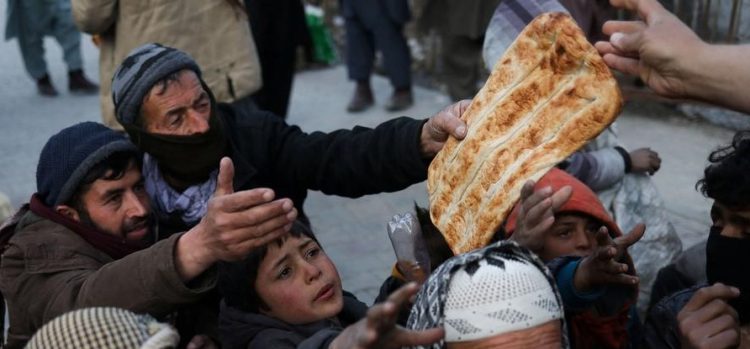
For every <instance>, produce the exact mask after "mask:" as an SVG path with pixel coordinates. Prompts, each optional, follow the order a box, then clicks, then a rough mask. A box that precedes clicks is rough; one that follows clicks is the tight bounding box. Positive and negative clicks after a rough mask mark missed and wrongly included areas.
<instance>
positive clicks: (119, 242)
mask: <svg viewBox="0 0 750 349" xmlns="http://www.w3.org/2000/svg"><path fill="white" fill-rule="evenodd" d="M29 209H30V210H31V212H33V213H34V214H36V215H37V216H39V217H42V218H46V219H48V220H50V221H53V222H55V223H57V224H60V225H62V226H64V227H66V228H68V229H70V230H71V231H73V232H74V233H76V234H78V236H80V237H81V238H83V239H84V240H86V242H88V243H89V244H91V245H92V246H94V247H95V248H96V249H97V250H99V251H102V252H104V253H106V254H107V255H109V256H110V257H112V258H113V259H115V260H117V259H120V258H122V257H125V256H127V255H129V254H131V253H133V252H137V251H139V250H142V249H144V248H146V247H147V245H148V244H147V243H145V242H132V241H127V240H125V239H123V238H120V237H117V236H114V235H110V234H107V233H103V232H100V231H98V230H96V229H95V228H94V227H90V226H87V225H83V224H81V223H79V222H76V221H74V220H72V219H70V218H68V217H66V216H63V215H61V214H59V213H57V212H56V211H54V210H53V209H51V208H49V207H47V206H46V205H45V204H44V202H43V201H42V200H41V199H39V197H38V196H37V195H36V194H34V195H32V196H31V202H30V203H29Z"/></svg>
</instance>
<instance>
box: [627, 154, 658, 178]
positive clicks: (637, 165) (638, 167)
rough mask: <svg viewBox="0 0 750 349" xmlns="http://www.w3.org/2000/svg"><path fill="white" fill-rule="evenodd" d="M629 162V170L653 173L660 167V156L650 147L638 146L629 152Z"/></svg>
mask: <svg viewBox="0 0 750 349" xmlns="http://www.w3.org/2000/svg"><path fill="white" fill-rule="evenodd" d="M630 164H631V167H630V172H633V173H648V174H650V175H653V174H654V173H656V171H659V168H661V158H660V157H659V153H657V152H655V151H653V150H651V148H640V149H636V150H633V151H631V152H630Z"/></svg>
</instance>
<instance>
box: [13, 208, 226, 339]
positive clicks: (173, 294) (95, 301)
mask: <svg viewBox="0 0 750 349" xmlns="http://www.w3.org/2000/svg"><path fill="white" fill-rule="evenodd" d="M16 217H21V218H20V220H19V221H18V222H17V224H16V226H15V235H13V237H12V238H11V239H10V243H9V245H8V247H7V249H6V250H5V252H4V253H3V255H2V262H0V290H1V291H2V294H3V296H4V297H5V300H6V302H7V305H8V312H9V318H10V327H9V329H8V341H7V348H20V347H22V346H23V345H25V343H26V342H27V341H28V340H29V339H30V338H31V336H32V335H33V334H34V332H35V331H36V330H37V329H39V328H40V327H41V326H42V325H44V324H45V323H46V322H47V321H49V320H51V319H52V318H54V317H56V316H58V315H61V314H63V313H66V312H68V311H71V310H74V309H79V308H84V307H92V306H114V307H120V308H124V309H128V310H131V311H134V312H136V313H149V314H151V315H154V316H156V317H163V316H165V315H167V314H170V313H172V312H174V311H176V310H177V309H178V308H179V307H180V306H181V305H185V304H188V303H193V302H197V301H199V300H200V299H201V297H203V296H204V295H205V294H206V293H207V292H209V291H210V290H211V289H213V287H214V286H215V284H216V274H215V273H205V275H202V276H200V277H199V278H198V279H196V280H192V281H191V282H190V286H189V287H188V286H186V285H185V283H184V282H182V281H181V280H180V278H179V276H178V275H177V271H176V269H175V265H174V258H173V255H174V249H175V246H176V244H177V240H178V239H179V237H180V234H175V235H173V236H171V237H169V238H167V239H165V240H162V241H160V242H157V243H156V244H154V245H153V246H151V247H149V248H146V249H144V250H141V251H138V252H135V253H132V254H130V255H127V256H125V257H124V258H122V259H119V260H113V259H112V258H111V257H109V256H108V255H106V254H104V253H103V252H101V251H99V250H97V249H96V248H94V247H93V246H92V245H90V244H89V243H87V242H86V241H85V240H83V239H82V238H81V237H80V236H78V235H77V234H76V233H74V232H73V231H70V230H68V229H67V228H65V227H63V226H62V225H59V224H57V223H54V222H52V221H49V220H46V219H43V218H40V217H39V216H37V215H35V214H33V213H31V212H26V213H21V214H20V215H17V216H16ZM10 228H11V229H12V228H13V227H12V226H11V227H10Z"/></svg>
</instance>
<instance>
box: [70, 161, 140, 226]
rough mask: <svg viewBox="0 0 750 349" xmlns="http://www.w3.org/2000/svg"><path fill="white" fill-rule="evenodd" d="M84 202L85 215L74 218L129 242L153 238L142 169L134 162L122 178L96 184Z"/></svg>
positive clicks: (98, 180) (78, 214)
mask: <svg viewBox="0 0 750 349" xmlns="http://www.w3.org/2000/svg"><path fill="white" fill-rule="evenodd" d="M107 175H109V173H108V174H107ZM107 175H105V178H106V177H107ZM81 203H82V206H83V209H84V211H85V212H76V214H75V216H74V217H72V218H73V219H75V220H78V221H81V220H83V219H85V220H89V221H90V223H91V224H93V225H94V226H95V228H97V229H99V230H100V231H101V232H103V233H106V234H110V235H114V236H119V237H122V238H124V239H126V240H128V241H141V240H143V239H144V238H146V237H147V236H149V235H150V232H151V219H150V214H151V205H150V202H149V198H148V195H147V194H146V190H145V188H144V186H143V178H142V176H141V171H140V168H138V166H137V165H136V164H135V163H134V162H131V164H130V165H129V166H128V168H127V170H125V173H124V174H123V175H122V177H120V178H118V179H111V180H109V179H97V180H96V181H94V182H93V183H92V184H91V187H90V188H89V190H88V191H86V192H85V193H83V195H82V196H81Z"/></svg>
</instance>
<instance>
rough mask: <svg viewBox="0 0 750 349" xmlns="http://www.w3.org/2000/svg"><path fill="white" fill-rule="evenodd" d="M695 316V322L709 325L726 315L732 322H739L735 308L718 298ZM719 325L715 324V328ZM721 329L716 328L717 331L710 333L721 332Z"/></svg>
mask: <svg viewBox="0 0 750 349" xmlns="http://www.w3.org/2000/svg"><path fill="white" fill-rule="evenodd" d="M694 314H695V320H697V321H698V322H701V323H704V322H705V323H708V322H709V321H713V320H717V319H719V318H721V317H723V316H725V315H726V317H727V318H728V320H730V321H731V322H736V321H738V320H739V317H738V316H737V312H736V311H735V310H734V308H732V306H731V305H729V303H727V302H726V301H725V300H723V299H718V298H715V299H713V300H712V301H710V302H709V303H708V304H706V305H705V306H703V307H701V309H700V311H697V312H695V313H694ZM717 325H718V324H714V326H717ZM721 329H723V328H721ZM721 329H720V328H716V331H710V333H716V332H719V330H721Z"/></svg>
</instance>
